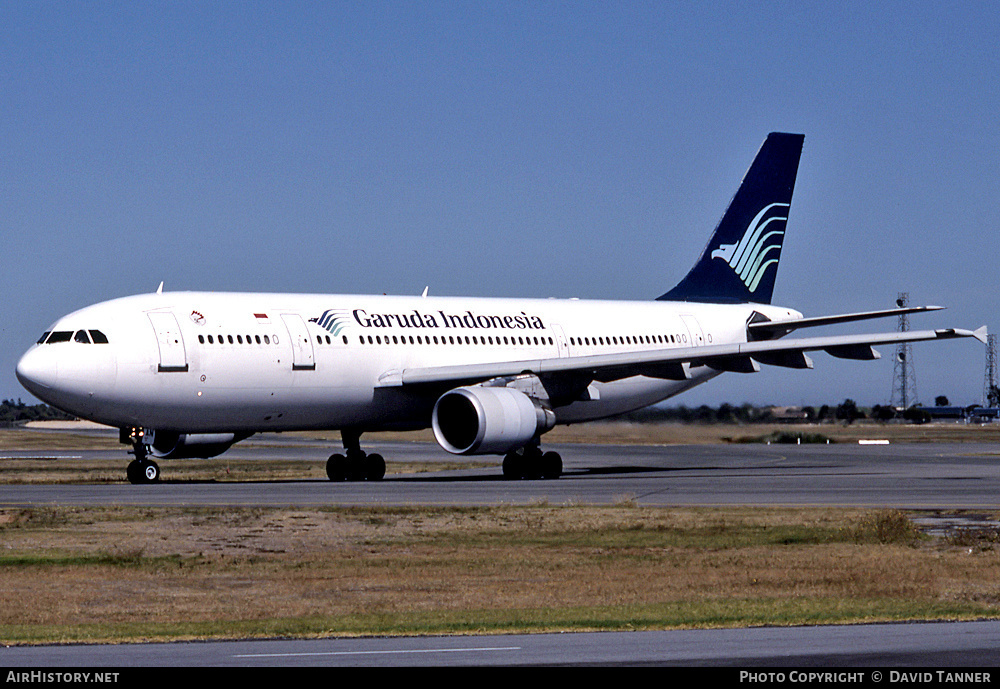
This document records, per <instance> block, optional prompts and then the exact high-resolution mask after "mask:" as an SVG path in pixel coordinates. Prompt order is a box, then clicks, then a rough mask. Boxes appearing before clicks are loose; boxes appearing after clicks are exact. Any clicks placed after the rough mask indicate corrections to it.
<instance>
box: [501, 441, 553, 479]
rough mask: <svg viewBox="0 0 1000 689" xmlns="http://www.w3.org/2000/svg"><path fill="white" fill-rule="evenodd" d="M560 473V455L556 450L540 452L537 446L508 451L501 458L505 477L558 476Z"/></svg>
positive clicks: (536, 477)
mask: <svg viewBox="0 0 1000 689" xmlns="http://www.w3.org/2000/svg"><path fill="white" fill-rule="evenodd" d="M561 475H562V457H560V456H559V453H558V452H546V453H544V454H543V453H542V452H541V451H540V450H539V449H538V448H532V447H527V448H524V450H523V451H520V452H519V451H514V452H508V453H507V454H506V455H504V458H503V476H504V478H506V479H511V480H520V479H540V478H549V479H551V478H559V477H560V476H561Z"/></svg>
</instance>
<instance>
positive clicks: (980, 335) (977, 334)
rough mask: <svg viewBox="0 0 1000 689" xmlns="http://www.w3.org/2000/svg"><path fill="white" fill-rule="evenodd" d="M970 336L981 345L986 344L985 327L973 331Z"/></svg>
mask: <svg viewBox="0 0 1000 689" xmlns="http://www.w3.org/2000/svg"><path fill="white" fill-rule="evenodd" d="M972 336H973V337H974V338H976V339H977V340H979V341H980V342H982V343H983V344H986V336H987V332H986V326H985V325H984V326H983V327H981V328H978V329H976V330H973V331H972Z"/></svg>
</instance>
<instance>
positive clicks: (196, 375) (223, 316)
mask: <svg viewBox="0 0 1000 689" xmlns="http://www.w3.org/2000/svg"><path fill="white" fill-rule="evenodd" d="M754 311H757V312H760V313H762V314H764V315H765V316H766V317H768V318H769V319H789V318H797V317H800V314H798V312H796V311H793V310H791V309H787V308H783V307H776V306H769V305H761V304H734V305H722V304H700V303H687V302H664V301H649V302H616V301H584V300H564V299H559V300H557V299H486V298H460V297H400V296H360V295H298V294H233V293H204V292H172V293H162V294H161V293H157V294H149V295H139V296H133V297H126V298H122V299H116V300H113V301H108V302H104V303H101V304H97V305H94V306H90V307H87V308H84V309H81V310H79V311H76V312H74V313H71V314H69V315H68V316H65V317H64V318H62V319H60V320H59V321H58V322H56V323H55V324H54V325H53V326H52V328H51V331H52V332H55V333H69V334H70V335H71V336H70V337H69V338H68V339H67V338H66V335H65V334H64V335H62V336H60V337H56V338H50V343H47V344H37V345H35V346H33V347H32V348H31V349H30V350H29V351H28V352H27V353H26V354H25V355H24V357H23V358H22V360H21V362H20V364H19V365H18V377H19V378H20V379H21V381H22V383H24V384H25V386H26V387H27V388H28V389H29V390H30V391H31V392H32V393H33V394H35V395H36V396H38V397H39V398H40V399H42V400H44V401H46V402H48V403H50V404H52V405H54V406H56V407H59V408H61V409H64V410H66V411H68V412H70V413H72V414H75V415H77V416H79V417H82V418H85V419H90V420H93V421H96V422H99V423H102V424H107V425H110V426H116V427H119V428H125V427H130V426H137V427H146V428H154V429H160V430H172V431H179V432H187V433H214V432H235V433H241V432H243V433H251V432H261V431H288V430H306V429H340V428H355V429H360V430H379V429H390V428H409V429H414V428H425V427H427V426H429V424H430V419H431V411H432V408H433V405H434V403H435V401H436V399H437V397H438V396H439V395H440V394H441V393H442V392H444V391H445V390H442V389H440V388H437V389H435V388H433V387H425V388H420V387H419V386H418V387H413V386H401V385H397V384H394V381H397V380H398V379H399V378H400V376H401V375H402V373H403V372H404V371H408V370H413V369H427V368H434V367H440V366H455V365H463V364H477V363H485V362H498V361H521V360H531V359H543V358H557V357H571V356H588V355H596V354H611V353H617V352H630V351H642V350H654V349H666V348H670V347H692V346H694V347H698V346H704V345H711V344H726V343H736V342H745V341H746V340H747V328H746V323H747V320H748V318H750V317H751V315H752V314H753V312H754ZM80 331H88V333H89V332H90V331H98V332H99V333H100V334H103V335H104V336H106V339H107V342H106V343H104V342H102V341H95V339H96V340H102V339H103V338H101V337H100V335H94V336H91V335H89V334H88V335H86V336H79V333H80ZM53 339H55V340H59V341H57V342H52V340H53ZM79 340H83V341H79ZM690 374H691V377H690V379H688V380H683V381H673V380H664V379H660V378H647V377H644V376H633V377H630V378H625V379H623V380H617V381H614V382H609V383H600V382H595V383H593V388H594V391H595V394H593V395H591V396H590V398H589V399H587V400H586V401H575V402H572V403H570V404H566V405H564V406H560V407H558V408H556V409H555V410H554V412H555V414H556V420H557V421H556V422H557V423H563V424H565V423H575V422H580V421H587V420H592V419H598V418H603V417H607V416H611V415H615V414H620V413H623V412H626V411H630V410H633V409H637V408H641V407H644V406H647V405H649V404H653V403H655V402H658V401H660V400H663V399H666V398H668V397H670V396H672V395H676V394H677V393H679V392H683V391H684V390H687V389H689V388H691V387H693V386H695V385H697V384H699V383H702V382H704V381H706V380H708V379H710V378H712V377H714V376H715V375H718V372H717V371H715V370H713V369H710V368H708V367H705V366H696V367H692V369H691V371H690Z"/></svg>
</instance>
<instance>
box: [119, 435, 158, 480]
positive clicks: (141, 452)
mask: <svg viewBox="0 0 1000 689" xmlns="http://www.w3.org/2000/svg"><path fill="white" fill-rule="evenodd" d="M144 438H145V432H144V431H143V430H142V429H141V428H130V429H125V430H123V431H122V432H121V433H120V434H119V440H121V442H123V443H130V444H131V445H132V450H131V454H133V455H135V459H133V460H132V461H131V462H129V463H128V467H127V468H126V469H125V476H126V477H128V482H129V483H132V484H136V483H156V482H157V481H159V480H160V465H159V464H157V463H156V462H154V461H153V460H151V459H149V457H148V456H147V453H146V443H145V442H144Z"/></svg>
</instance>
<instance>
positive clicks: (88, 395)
mask: <svg viewBox="0 0 1000 689" xmlns="http://www.w3.org/2000/svg"><path fill="white" fill-rule="evenodd" d="M803 138H804V137H803V136H802V135H799V134H783V133H774V134H770V135H769V136H768V137H767V138H766V140H765V141H764V144H763V146H762V147H761V149H760V151H759V152H758V153H757V156H756V158H755V159H754V161H753V163H752V165H751V166H750V169H749V170H748V171H747V174H746V176H745V177H744V179H743V182H742V184H741V185H740V187H739V189H738V191H737V193H736V195H735V197H733V200H732V201H731V203H730V205H729V207H728V209H727V210H726V212H725V214H724V215H723V217H722V220H721V221H720V222H719V225H718V227H717V228H716V229H715V232H714V233H713V234H712V237H711V240H710V241H709V243H708V245H707V247H706V248H705V250H704V252H703V254H702V255H701V257H700V259H699V260H698V261H697V263H696V264H695V265H694V267H693V268H692V269H691V271H690V272H689V273H688V274H687V275H686V276H685V277H684V279H682V280H681V281H680V282H679V283H678V284H677V285H676V286H675V287H674V288H673V289H671V290H670V291H668V292H666V293H665V294H663V295H662V296H660V297H658V298H656V299H650V300H649V301H590V300H573V299H570V300H554V299H538V300H533V299H486V298H462V297H430V296H427V294H426V290H425V292H424V295H422V296H359V295H351V294H331V295H300V294H226V293H207V292H164V291H163V290H162V289H160V290H157V292H156V293H154V294H144V295H138V296H131V297H125V298H121V299H115V300H112V301H107V302H103V303H100V304H97V305H94V306H89V307H87V308H84V309H81V310H79V311H76V312H74V313H71V314H69V315H68V316H65V317H63V318H60V319H59V320H58V321H57V322H56V323H55V324H54V325H52V326H51V327H50V328H49V330H48V331H46V332H45V333H44V334H43V335H42V337H41V338H40V339H39V340H38V342H37V343H36V344H35V345H34V346H33V347H32V348H31V349H29V350H28V351H27V352H26V353H25V354H24V356H23V357H22V359H21V360H20V362H19V363H18V365H17V377H18V379H19V380H20V381H21V383H22V384H23V385H24V387H25V388H27V389H28V391H30V392H31V393H32V394H34V395H35V396H37V397H38V398H39V399H41V400H44V401H45V402H47V403H49V404H51V405H53V406H55V407H57V408H59V409H62V410H64V411H66V412H69V413H70V414H73V415H75V416H77V417H80V418H83V419H89V420H92V421H96V422H98V423H101V424H106V425H108V426H112V427H116V428H118V429H120V438H121V440H122V442H123V443H126V444H130V445H131V446H132V450H131V452H132V453H134V455H135V459H134V460H132V461H131V462H130V463H129V465H128V470H127V476H128V478H129V480H130V481H131V482H133V483H145V482H152V481H157V480H158V479H159V477H160V469H159V467H158V465H157V464H156V462H155V461H154V460H153V459H152V457H156V458H183V457H212V456H216V455H218V454H221V453H222V452H224V451H226V450H227V449H229V447H231V446H232V445H233V444H234V443H236V442H238V441H240V440H242V439H245V438H247V437H249V436H251V435H253V434H254V433H261V432H273V431H297V430H339V431H340V432H341V435H342V438H343V444H344V453H343V454H334V455H333V456H331V457H330V459H329V460H328V462H327V473H328V475H329V477H330V478H331V479H332V480H379V479H381V478H382V477H383V476H384V474H385V461H384V459H383V458H382V457H381V456H379V455H377V454H374V453H373V454H366V453H365V452H364V451H363V450H362V449H361V447H360V437H361V434H362V433H364V432H372V431H381V430H389V429H421V428H427V427H431V428H432V429H433V431H434V436H435V438H436V439H437V441H438V443H439V444H440V445H441V447H442V448H444V449H445V450H447V451H448V452H451V453H456V454H497V455H504V460H503V474H504V475H505V476H509V477H512V478H525V477H556V476H559V475H560V473H561V472H562V459H561V458H560V457H559V455H558V454H557V453H555V452H551V451H550V452H542V451H541V449H540V438H541V436H542V435H543V434H544V433H545V432H547V431H549V430H550V429H552V428H553V427H554V426H555V425H556V424H569V423H580V422H583V421H590V420H594V419H601V418H606V417H609V416H613V415H617V414H621V413H624V412H628V411H630V410H634V409H638V408H641V407H645V406H648V405H650V404H654V403H656V402H659V401H661V400H664V399H667V398H669V397H672V396H674V395H677V394H679V393H681V392H684V391H685V390H688V389H690V388H692V387H694V386H696V385H699V384H701V383H704V382H705V381H707V380H710V379H712V378H714V377H715V376H718V375H719V374H721V373H723V372H726V371H731V372H740V373H749V372H755V371H758V370H759V369H760V364H766V365H771V366H783V367H790V368H812V366H813V364H812V361H811V360H810V358H809V357H808V356H807V352H811V351H816V350H823V351H825V352H827V353H828V354H831V355H833V356H835V357H843V358H848V359H861V360H865V359H876V358H878V356H879V354H878V352H876V351H875V350H874V349H873V346H874V345H879V344H893V343H899V342H913V341H918V340H943V339H949V338H957V337H976V338H977V339H979V340H980V341H985V338H986V328H985V327H983V328H980V329H979V330H976V331H975V332H973V331H969V330H959V329H939V330H925V331H906V332H890V333H880V334H872V335H840V336H825V337H807V338H797V337H786V336H787V335H789V334H791V333H793V332H794V331H796V330H799V329H802V328H808V327H814V326H824V325H831V324H836V323H844V322H848V321H858V320H863V319H868V318H878V317H886V316H897V315H899V314H902V313H914V312H918V311H928V310H932V309H936V308H938V307H914V308H905V309H890V310H879V311H868V312H863V313H851V314H841V315H836V316H825V317H818V318H804V317H803V315H802V314H801V313H799V312H798V311H795V310H793V309H790V308H786V307H782V306H775V305H772V304H771V295H772V292H773V289H774V280H775V274H776V272H777V268H778V260H779V258H780V256H781V247H782V243H783V241H784V236H785V228H786V224H787V221H788V211H789V207H790V204H791V200H792V189H793V186H794V183H795V176H796V172H797V170H798V164H799V157H800V154H801V151H802V142H803ZM161 287H162V285H161Z"/></svg>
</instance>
